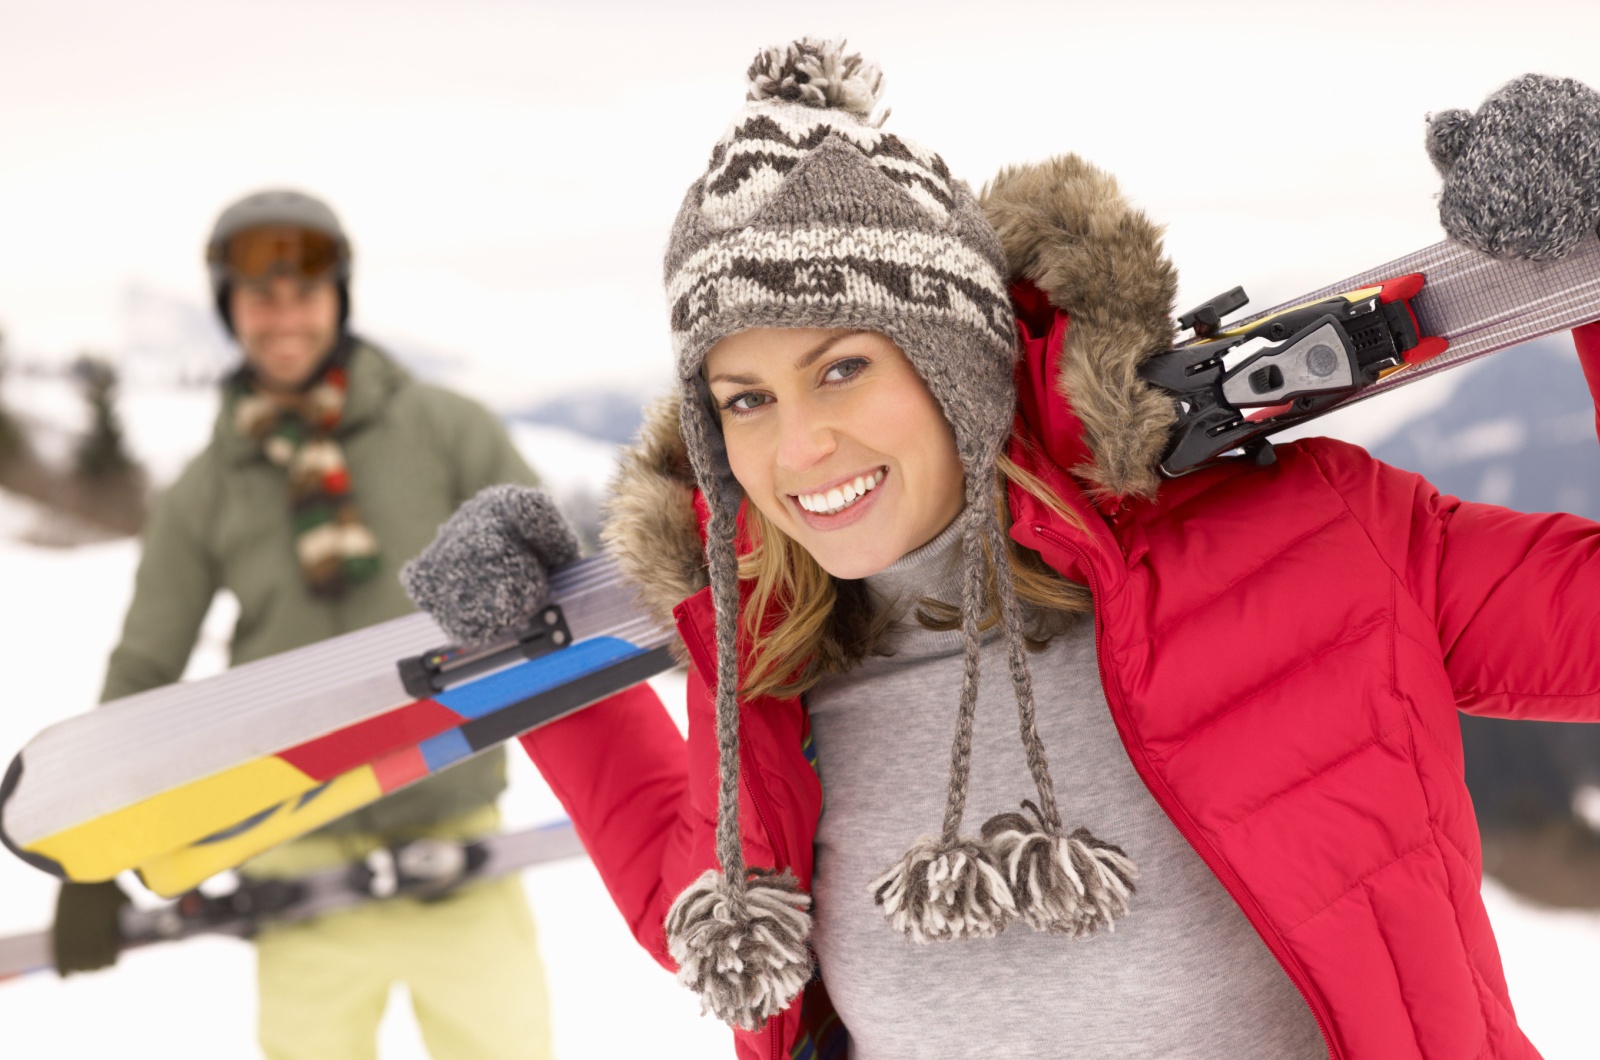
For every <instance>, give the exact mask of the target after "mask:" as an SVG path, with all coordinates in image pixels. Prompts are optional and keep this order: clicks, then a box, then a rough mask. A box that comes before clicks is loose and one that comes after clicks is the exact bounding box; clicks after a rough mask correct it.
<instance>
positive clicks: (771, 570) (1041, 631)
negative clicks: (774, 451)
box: [739, 453, 1092, 696]
mask: <svg viewBox="0 0 1600 1060" xmlns="http://www.w3.org/2000/svg"><path fill="white" fill-rule="evenodd" d="M995 479H996V482H995V488H996V490H998V492H999V504H998V507H999V510H1000V512H1001V514H1002V517H1003V518H1005V519H1007V520H1008V521H1009V518H1010V510H1011V506H1010V503H1009V501H1008V499H1007V492H1008V490H1007V487H1008V486H1009V485H1011V484H1015V485H1016V486H1018V487H1019V488H1021V489H1022V490H1024V491H1025V492H1027V493H1029V494H1031V495H1032V496H1033V497H1035V498H1037V499H1038V500H1039V501H1041V502H1043V503H1044V504H1045V505H1046V506H1047V507H1049V508H1050V510H1051V511H1053V512H1055V513H1056V514H1057V515H1060V516H1061V517H1062V518H1064V519H1066V520H1068V521H1069V522H1071V523H1073V524H1075V525H1079V526H1081V525H1082V523H1081V520H1080V519H1079V517H1078V515H1077V514H1076V513H1075V512H1073V511H1072V509H1070V508H1068V507H1067V505H1066V503H1065V502H1063V501H1062V500H1061V498H1060V497H1059V496H1057V495H1056V492H1055V491H1054V490H1052V489H1051V488H1050V487H1049V486H1048V485H1047V484H1046V483H1044V482H1043V481H1042V480H1041V479H1039V478H1038V477H1037V476H1035V475H1033V474H1032V473H1030V472H1028V471H1026V470H1024V469H1023V468H1021V467H1019V466H1018V465H1017V464H1016V463H1015V462H1014V461H1012V460H1011V459H1010V458H1008V457H1007V456H1006V455H1005V454H1003V453H1002V454H1001V456H1000V459H999V463H998V465H997V471H996V475H995ZM745 527H746V530H747V532H748V534H749V537H750V540H751V542H752V547H751V549H750V551H748V552H747V553H745V555H744V556H742V557H741V558H740V560H739V579H740V580H741V581H744V582H750V583H753V584H751V585H750V587H749V592H748V593H747V594H745V595H744V600H743V603H742V605H741V609H740V610H741V617H740V627H741V628H740V634H741V635H742V636H743V637H744V638H745V640H746V642H747V643H749V644H750V645H751V646H752V650H751V652H750V656H749V666H748V669H747V670H746V672H745V673H744V678H743V681H742V683H741V686H740V689H739V691H740V694H741V695H744V696H763V695H778V696H796V695H799V694H800V693H802V692H805V691H806V690H807V689H809V688H811V687H812V686H814V685H815V684H816V683H817V682H818V681H819V680H821V679H822V678H823V677H826V676H828V675H829V674H837V673H843V672H844V671H845V670H848V669H849V668H850V667H852V666H854V665H855V664H856V663H858V662H860V661H861V660H862V659H864V658H866V657H867V656H868V655H870V654H872V653H873V652H874V650H875V649H876V648H877V647H878V646H879V643H880V641H881V640H882V638H883V635H884V633H885V632H886V631H887V630H888V629H889V628H890V627H891V626H893V625H894V623H895V622H896V621H897V620H898V618H899V617H900V616H898V615H895V614H886V613H878V612H877V611H876V610H875V609H874V608H873V606H872V603H871V600H870V598H869V596H868V594H867V590H866V584H865V583H864V582H860V581H841V580H839V579H836V578H834V577H833V576H832V575H830V574H829V573H828V572H827V571H825V570H823V569H822V568H821V567H820V566H818V564H817V561H816V560H815V559H813V558H812V557H811V553H809V552H807V551H806V550H805V549H804V548H802V547H801V546H800V545H799V544H798V543H796V542H795V540H794V539H793V538H791V537H789V536H788V535H787V534H785V533H784V532H783V531H781V530H779V529H778V528H777V527H776V526H774V525H773V524H772V523H771V522H770V521H769V520H768V519H767V518H766V517H765V516H764V515H762V514H761V512H760V511H759V510H758V509H757V508H756V506H755V505H753V504H751V505H747V506H746V508H745ZM1006 543H1007V550H1006V551H1007V555H1006V561H1007V562H1008V563H1009V564H1010V565H1011V578H1012V581H1013V582H1014V583H1015V585H1016V591H1017V599H1018V600H1019V601H1020V602H1021V603H1022V605H1023V607H1024V609H1025V610H1026V613H1027V615H1028V618H1029V622H1028V626H1029V628H1028V645H1029V647H1031V648H1033V649H1035V650H1039V649H1041V648H1043V647H1044V645H1045V644H1047V643H1048V642H1049V640H1050V638H1051V637H1053V636H1055V635H1056V634H1057V633H1060V632H1061V631H1062V630H1063V629H1065V628H1066V627H1067V626H1068V625H1070V624H1071V622H1072V620H1073V619H1074V618H1075V617H1076V616H1078V615H1082V614H1086V613H1087V612H1088V611H1090V609H1091V607H1092V604H1091V601H1090V598H1089V590H1088V589H1087V588H1085V587H1084V586H1081V585H1078V584H1075V583H1073V582H1070V581H1068V580H1067V579H1065V578H1063V577H1062V576H1061V575H1060V574H1058V573H1057V572H1056V571H1055V570H1053V569H1052V568H1051V567H1050V566H1049V565H1048V564H1046V563H1045V562H1044V560H1042V559H1040V558H1039V555H1038V553H1036V552H1033V551H1031V550H1029V549H1026V548H1023V547H1022V546H1020V545H1018V544H1017V543H1016V542H1015V541H1011V540H1009V539H1007V542H1006ZM984 569H985V582H986V585H987V596H988V603H989V606H988V611H987V613H986V615H985V616H984V619H983V623H982V627H981V628H983V629H988V628H989V627H991V626H993V625H994V624H995V623H996V622H997V621H999V607H998V593H997V592H996V589H995V578H994V557H993V556H992V555H990V554H989V553H988V551H987V550H985V553H984ZM915 617H916V620H917V622H918V623H919V624H920V625H922V626H924V627H926V628H928V629H936V630H952V629H959V628H960V625H961V609H960V607H959V604H956V605H952V604H950V603H947V602H944V601H939V600H930V599H923V600H922V601H920V603H919V605H918V607H917V611H916V615H915Z"/></svg>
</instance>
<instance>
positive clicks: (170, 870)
mask: <svg viewBox="0 0 1600 1060" xmlns="http://www.w3.org/2000/svg"><path fill="white" fill-rule="evenodd" d="M382 795H383V789H382V788H381V787H380V786H379V784H378V777H377V774H376V773H375V772H374V771H373V768H372V767H371V766H358V767H356V768H355V769H352V770H351V771H350V772H348V773H344V774H342V775H340V776H338V777H335V778H334V779H333V780H330V781H329V782H328V783H327V785H326V786H324V787H322V788H319V789H316V790H315V792H314V793H312V794H311V795H309V796H308V797H296V798H293V799H289V800H287V801H285V802H283V803H282V804H281V805H279V806H277V807H275V808H274V809H273V810H272V811H271V812H270V813H268V814H265V815H262V816H260V817H259V818H258V819H256V820H252V821H250V822H248V824H247V826H241V827H240V828H239V829H238V830H237V831H233V830H230V831H231V832H232V834H229V835H227V836H226V837H225V838H218V839H213V840H209V841H207V842H203V843H196V844H194V845H192V846H186V847H183V848H182V849H178V850H170V852H169V853H166V854H162V855H160V856H157V857H154V858H151V859H150V860H148V861H145V862H143V863H142V864H140V865H139V876H140V878H141V879H143V880H144V885H145V886H146V887H148V888H150V889H151V890H152V891H154V892H156V893H157V894H159V895H161V896H162V897H164V898H175V897H177V896H178V895H180V894H182V893H183V892H184V891H187V890H190V889H191V888H193V887H197V886H199V885H200V883H201V882H202V881H203V880H207V879H209V878H211V877H212V876H215V875H216V874H217V873H219V872H223V871H225V870H227V869H231V868H235V867H236V866H238V865H240V864H242V863H243V862H245V861H248V860H249V859H250V858H253V857H255V856H256V855H257V854H262V853H265V852H266V851H268V850H270V849H272V848H273V847H275V846H277V845H278V844H279V843H285V842H288V841H289V840H291V839H295V838H298V837H299V836H302V835H305V834H306V833H307V832H310V831H312V830H314V829H317V828H321V827H322V826H323V825H325V824H328V823H329V822H331V821H334V820H337V819H338V818H340V817H343V816H344V815H345V814H347V813H349V812H351V811H352V810H358V809H360V808H361V807H363V806H367V805H369V804H371V803H372V802H374V801H376V800H377V799H379V798H380V797H382ZM169 849H170V848H169Z"/></svg>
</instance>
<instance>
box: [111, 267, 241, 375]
mask: <svg viewBox="0 0 1600 1060" xmlns="http://www.w3.org/2000/svg"><path fill="white" fill-rule="evenodd" d="M118 315H119V317H120V324H121V332H122V338H121V341H120V343H119V348H118V349H116V350H114V351H111V352H112V353H113V354H114V355H115V357H116V360H117V362H118V367H119V368H120V370H121V371H122V375H123V378H124V379H125V380H127V381H129V382H136V381H137V382H147V383H154V382H160V383H179V384H190V385H192V384H205V383H210V382H212V381H214V380H216V379H218V378H220V377H221V376H222V374H223V373H224V372H226V371H228V370H229V369H231V368H232V367H233V366H234V365H235V364H236V363H237V362H238V359H239V354H238V352H237V350H236V349H235V348H234V345H233V340H232V339H230V338H229V337H228V333H227V332H226V331H224V330H223V327H222V324H221V322H220V321H218V320H217V314H216V311H215V310H214V309H213V308H212V307H211V306H210V305H209V304H206V303H204V302H197V301H194V300H192V299H190V298H186V297H184V296H182V295H177V294H173V293H171V292H168V291H163V290H160V289H158V288H156V287H154V286H152V285H150V284H148V283H144V282H141V281H134V282H132V283H129V284H128V285H127V286H126V287H124V288H123V290H122V296H121V300H120V304H119V305H118Z"/></svg>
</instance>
